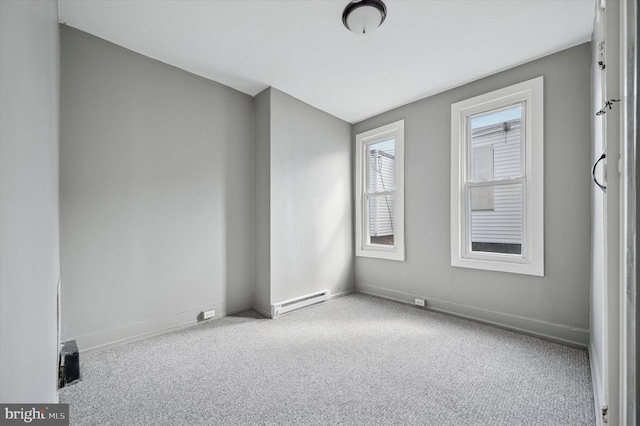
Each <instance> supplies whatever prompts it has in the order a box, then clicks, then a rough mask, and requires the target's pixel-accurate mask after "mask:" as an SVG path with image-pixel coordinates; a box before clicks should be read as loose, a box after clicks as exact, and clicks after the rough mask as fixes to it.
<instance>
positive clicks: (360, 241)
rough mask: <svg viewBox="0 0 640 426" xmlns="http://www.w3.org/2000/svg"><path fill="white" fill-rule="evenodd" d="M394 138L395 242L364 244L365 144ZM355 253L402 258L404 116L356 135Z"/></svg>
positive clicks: (365, 235) (403, 257)
mask: <svg viewBox="0 0 640 426" xmlns="http://www.w3.org/2000/svg"><path fill="white" fill-rule="evenodd" d="M389 138H394V139H395V155H396V158H395V184H396V191H395V202H394V209H395V212H394V219H395V224H394V245H393V246H385V245H381V244H366V243H367V241H368V233H369V231H368V228H367V224H368V221H367V220H365V217H364V216H363V214H365V213H366V212H367V207H366V197H365V189H366V186H365V181H366V180H365V179H366V176H365V174H366V169H365V168H364V167H363V165H364V163H363V162H364V160H365V148H366V146H367V145H368V144H370V143H373V142H379V141H383V140H386V139H389ZM355 157H356V159H355V160H356V165H355V170H356V178H355V185H356V188H355V196H356V200H355V205H356V247H355V248H356V256H362V257H373V258H378V259H387V260H399V261H404V260H405V250H404V120H399V121H396V122H394V123H390V124H387V125H386V126H382V127H378V128H376V129H372V130H369V131H367V132H364V133H359V134H358V135H356V155H355Z"/></svg>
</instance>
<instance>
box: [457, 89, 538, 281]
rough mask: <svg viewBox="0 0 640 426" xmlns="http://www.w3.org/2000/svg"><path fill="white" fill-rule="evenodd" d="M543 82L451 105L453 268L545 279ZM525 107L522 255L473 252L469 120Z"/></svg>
mask: <svg viewBox="0 0 640 426" xmlns="http://www.w3.org/2000/svg"><path fill="white" fill-rule="evenodd" d="M543 88H544V79H543V77H537V78H534V79H532V80H528V81H525V82H522V83H519V84H515V85H513V86H509V87H506V88H503V89H499V90H496V91H493V92H490V93H486V94H483V95H480V96H476V97H474V98H471V99H466V100H463V101H460V102H457V103H454V104H452V105H451V265H452V266H456V267H462V268H474V269H484V270H490V271H501V272H510V273H516V274H526V275H535V276H544V163H543V160H544V149H543V145H544V105H543V102H544V90H543ZM517 103H524V111H523V117H524V123H525V129H524V144H525V149H524V153H525V161H524V178H519V179H514V180H513V183H518V182H523V185H524V191H523V215H524V217H523V230H522V231H523V236H522V237H523V241H522V251H521V253H522V254H520V255H514V254H505V253H487V252H471V249H470V247H471V244H470V238H471V236H470V222H469V221H470V215H468V214H467V212H468V211H469V209H468V208H467V207H468V202H469V201H468V198H467V197H468V196H467V186H468V185H469V180H468V173H469V160H470V156H469V148H470V146H469V145H470V143H471V141H470V137H469V135H468V132H469V130H468V127H469V126H468V125H467V122H468V120H469V119H470V117H471V116H474V115H477V114H481V113H484V112H490V111H493V110H497V109H501V108H505V107H508V106H511V105H514V104H517Z"/></svg>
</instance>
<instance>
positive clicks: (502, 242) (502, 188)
mask: <svg viewBox="0 0 640 426" xmlns="http://www.w3.org/2000/svg"><path fill="white" fill-rule="evenodd" d="M523 188H524V187H523V184H522V183H517V184H513V185H490V186H482V187H475V188H470V190H469V201H470V202H469V205H470V210H471V212H470V214H471V218H470V236H471V251H472V252H491V253H509V254H522V235H523V232H522V227H523V209H522V201H523ZM488 193H490V194H491V196H492V199H491V202H492V208H491V209H481V208H476V207H477V206H478V205H477V204H475V205H474V203H477V200H482V202H486V198H487V194H488Z"/></svg>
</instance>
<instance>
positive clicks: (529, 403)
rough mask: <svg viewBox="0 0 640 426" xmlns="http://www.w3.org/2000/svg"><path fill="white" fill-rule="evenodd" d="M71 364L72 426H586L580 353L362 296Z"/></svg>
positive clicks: (585, 362)
mask: <svg viewBox="0 0 640 426" xmlns="http://www.w3.org/2000/svg"><path fill="white" fill-rule="evenodd" d="M80 356H81V372H82V380H81V381H80V382H78V383H76V384H73V385H71V386H68V387H66V388H63V389H61V391H60V402H62V403H68V404H70V418H71V425H92V426H93V425H123V426H124V425H126V426H144V425H172V426H179V425H456V426H463V425H482V426H487V425H492V426H494V425H508V426H514V425H554V426H559V425H580V426H584V425H594V424H595V415H594V408H593V407H594V405H593V392H592V385H591V375H590V371H589V359H588V354H587V352H586V351H584V350H580V349H575V348H570V347H567V346H563V345H559V344H556V343H552V342H549V341H546V340H541V339H538V338H535V337H531V336H526V335H522V334H519V333H515V332H512V331H507V330H503V329H499V328H494V327H490V326H487V325H483V324H478V323H475V322H471V321H466V320H462V319H459V318H455V317H451V316H448V315H442V314H438V313H434V312H430V311H427V310H424V309H419V308H415V307H413V306H409V305H404V304H400V303H395V302H391V301H388V300H383V299H379V298H375V297H371V296H366V295H362V294H354V295H349V296H346V297H341V298H336V299H333V300H331V301H328V302H325V303H322V304H318V305H314V306H311V307H308V308H305V309H302V310H300V311H297V312H293V313H291V314H288V315H285V316H282V317H280V318H278V319H276V320H270V319H265V318H263V317H261V316H260V315H259V314H257V313H256V312H255V311H247V312H244V313H242V314H238V315H233V316H228V317H225V318H221V319H217V320H213V321H209V322H206V323H203V324H200V325H198V326H194V327H190V328H187V329H185V330H182V331H179V332H174V333H168V334H164V335H161V336H157V337H153V338H150V339H147V340H143V341H139V342H135V343H131V344H128V345H124V346H120V347H117V348H113V349H109V350H105V351H102V352H98V353H93V354H89V355H86V356H83V355H82V354H81V355H80Z"/></svg>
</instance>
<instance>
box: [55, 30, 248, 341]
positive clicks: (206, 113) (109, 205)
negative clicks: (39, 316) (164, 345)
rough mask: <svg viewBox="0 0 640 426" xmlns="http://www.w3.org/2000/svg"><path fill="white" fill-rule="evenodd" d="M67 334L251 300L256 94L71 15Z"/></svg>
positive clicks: (64, 46)
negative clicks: (81, 25) (77, 22)
mask: <svg viewBox="0 0 640 426" xmlns="http://www.w3.org/2000/svg"><path fill="white" fill-rule="evenodd" d="M60 125H61V133H60V167H61V175H60V197H61V235H62V237H61V270H62V281H63V284H62V285H63V292H62V296H63V299H62V304H63V309H62V314H63V315H62V320H63V337H64V338H65V339H77V341H78V345H79V347H80V349H81V350H86V349H89V348H96V347H100V346H101V345H107V344H111V343H114V342H123V341H127V340H128V339H135V338H138V337H141V336H145V335H150V334H153V333H156V332H160V331H162V330H168V329H171V328H174V327H177V326H180V325H183V324H190V323H193V322H195V320H196V317H197V314H198V313H199V312H200V311H202V310H204V309H212V308H213V309H216V314H217V315H222V314H225V313H228V312H232V311H237V310H240V309H244V308H247V307H250V306H251V305H252V303H253V301H252V293H253V276H252V271H253V267H252V265H253V237H252V228H253V189H252V186H253V111H252V98H251V97H250V96H247V95H244V94H241V93H240V92H237V91H235V90H233V89H230V88H228V87H226V86H223V85H220V84H218V83H215V82H212V81H209V80H205V79H203V78H200V77H197V76H194V75H192V74H189V73H187V72H185V71H182V70H179V69H176V68H173V67H171V66H168V65H165V64H162V63H160V62H157V61H154V60H151V59H149V58H146V57H144V56H141V55H139V54H136V53H134V52H131V51H128V50H126V49H123V48H120V47H118V46H115V45H113V44H111V43H108V42H106V41H104V40H101V39H98V38H96V37H93V36H91V35H88V34H86V33H83V32H81V31H78V30H75V29H73V28H70V27H66V26H62V27H61V124H60Z"/></svg>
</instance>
